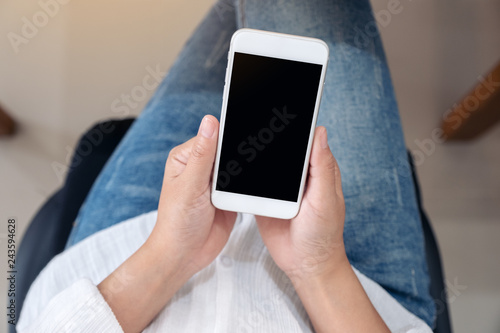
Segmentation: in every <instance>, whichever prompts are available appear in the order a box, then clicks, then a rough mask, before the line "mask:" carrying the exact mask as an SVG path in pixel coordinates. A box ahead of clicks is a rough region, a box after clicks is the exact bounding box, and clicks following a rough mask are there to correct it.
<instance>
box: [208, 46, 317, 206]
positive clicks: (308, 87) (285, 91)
mask: <svg viewBox="0 0 500 333" xmlns="http://www.w3.org/2000/svg"><path fill="white" fill-rule="evenodd" d="M321 70H322V65H318V64H310V63H304V62H298V61H291V60H284V59H277V58H271V57H263V56H256V55H250V54H244V53H235V55H234V61H233V69H232V73H231V82H230V83H229V84H230V87H229V98H228V103H227V111H226V120H225V126H224V133H223V141H222V149H221V156H220V162H219V170H218V177H217V185H216V189H217V190H219V191H226V192H233V193H240V194H247V195H252V196H259V197H266V198H273V199H279V200H286V201H297V199H298V194H299V189H300V181H301V176H302V171H303V167H304V159H305V156H306V151H307V144H308V138H309V133H310V129H311V122H312V119H313V115H314V106H315V104H316V97H317V93H318V85H319V84H320V77H321Z"/></svg>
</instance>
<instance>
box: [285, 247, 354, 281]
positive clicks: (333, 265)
mask: <svg viewBox="0 0 500 333" xmlns="http://www.w3.org/2000/svg"><path fill="white" fill-rule="evenodd" d="M346 269H351V265H350V263H349V260H348V258H347V254H346V252H345V247H344V245H343V243H342V244H340V245H339V246H338V247H336V248H335V249H332V250H331V251H330V255H328V257H326V258H324V259H323V260H321V259H319V258H312V259H306V260H303V262H302V264H301V265H300V267H299V268H297V269H295V270H293V271H291V272H287V275H288V277H289V278H290V280H291V281H292V283H293V285H294V286H295V289H297V288H299V287H301V285H302V284H304V285H306V286H307V285H321V284H324V283H331V281H332V279H333V278H335V277H336V275H338V274H339V273H341V272H343V271H345V270H346Z"/></svg>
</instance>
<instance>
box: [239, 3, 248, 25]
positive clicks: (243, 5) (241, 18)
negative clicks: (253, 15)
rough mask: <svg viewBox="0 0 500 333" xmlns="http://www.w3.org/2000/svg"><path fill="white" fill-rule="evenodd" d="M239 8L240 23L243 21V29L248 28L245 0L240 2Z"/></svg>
mask: <svg viewBox="0 0 500 333" xmlns="http://www.w3.org/2000/svg"><path fill="white" fill-rule="evenodd" d="M239 8H240V12H239V16H240V21H241V27H242V28H246V27H247V20H246V16H245V0H240V5H239Z"/></svg>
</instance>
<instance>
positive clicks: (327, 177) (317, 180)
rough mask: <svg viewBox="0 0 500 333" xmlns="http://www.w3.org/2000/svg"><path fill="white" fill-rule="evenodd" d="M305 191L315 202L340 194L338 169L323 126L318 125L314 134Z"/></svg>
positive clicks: (340, 185)
mask: <svg viewBox="0 0 500 333" xmlns="http://www.w3.org/2000/svg"><path fill="white" fill-rule="evenodd" d="M307 192H309V193H308V195H311V196H313V198H311V199H312V200H314V201H316V202H318V201H317V200H320V201H324V199H325V198H332V197H334V198H335V197H338V196H339V195H342V184H341V179H340V169H339V166H338V164H337V161H336V160H335V157H333V154H332V152H331V150H330V147H329V146H328V136H327V132H326V128H325V127H323V126H320V127H318V128H317V129H316V132H315V135H314V141H313V147H312V152H311V159H310V162H309V178H308V183H307Z"/></svg>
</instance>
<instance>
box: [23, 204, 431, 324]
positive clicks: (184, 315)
mask: <svg viewBox="0 0 500 333" xmlns="http://www.w3.org/2000/svg"><path fill="white" fill-rule="evenodd" d="M156 216H157V212H156V211H154V212H151V213H148V214H144V215H141V216H138V217H135V218H132V219H130V220H127V221H124V222H122V223H119V224H117V225H114V226H112V227H110V228H108V229H105V230H102V231H100V232H98V233H96V234H94V235H92V236H90V237H88V238H86V239H85V240H83V241H81V242H79V243H78V244H76V245H75V246H73V247H71V248H70V249H68V250H66V251H64V252H63V253H61V254H59V255H58V256H56V257H55V258H54V259H53V260H52V261H51V262H50V263H49V264H48V265H47V267H45V268H44V270H43V271H42V272H41V273H40V275H39V276H38V277H37V279H36V280H35V282H34V283H33V285H32V286H31V288H30V290H29V292H28V295H27V297H26V300H25V303H24V306H23V309H22V313H21V316H20V318H19V322H18V325H17V329H18V332H21V333H24V332H37V333H38V332H92V333H95V332H122V329H121V327H120V325H119V323H118V321H117V320H116V318H115V316H114V315H113V312H112V310H111V308H110V307H109V306H108V304H107V303H106V301H105V300H104V298H103V297H102V295H101V294H100V293H99V290H98V289H97V285H98V284H99V283H100V282H101V281H102V280H104V278H106V277H107V276H108V275H109V274H110V273H111V272H113V271H114V270H115V269H116V268H117V267H118V266H119V265H120V264H121V263H123V262H124V261H125V260H126V259H127V258H128V257H130V256H131V255H132V254H133V253H134V252H135V251H136V250H137V249H138V248H139V247H140V246H141V245H142V244H143V243H144V242H145V241H146V239H147V237H148V236H149V234H150V233H151V230H152V229H153V226H154V224H155V221H156ZM355 272H356V275H357V276H358V278H359V280H360V282H361V284H362V285H363V288H364V289H365V291H366V293H367V294H368V297H369V298H370V300H371V302H372V303H373V305H374V306H375V308H376V309H377V311H378V312H379V314H380V315H381V317H382V318H383V319H384V321H385V323H386V324H387V325H388V327H389V328H390V329H391V331H392V332H412V333H417V332H422V333H424V332H425V333H432V331H431V330H430V328H429V327H428V326H427V325H426V324H425V323H424V322H423V321H422V320H420V319H419V318H417V317H416V316H414V315H413V314H411V313H410V312H408V311H407V310H406V309H405V308H403V307H402V306H401V305H400V304H399V303H398V302H397V301H396V300H395V299H394V298H393V297H392V296H390V295H389V294H388V293H387V292H386V291H385V290H384V289H383V288H382V287H380V286H379V285H378V284H377V283H375V282H374V281H372V280H370V279H369V278H367V277H366V276H364V275H363V274H361V273H360V272H358V271H357V270H355ZM125 279H126V277H125ZM144 332H196V333H203V332H216V333H219V332H230V333H240V332H241V333H243V332H245V333H247V332H248V333H249V332H272V333H276V332H286V333H293V332H314V329H313V327H312V325H311V323H310V321H309V318H308V316H307V313H306V311H305V309H304V307H303V305H302V303H301V301H300V299H299V297H298V296H297V294H296V292H295V290H294V288H293V285H292V284H291V282H290V280H289V279H288V277H287V276H286V275H285V274H284V273H283V271H281V270H280V269H279V268H278V267H277V266H276V264H275V263H274V261H273V259H272V258H271V256H270V255H269V252H268V251H267V249H266V247H265V246H264V243H263V241H262V239H261V237H260V234H259V232H258V229H257V227H256V223H255V218H254V216H253V215H248V214H238V218H237V220H236V223H235V227H234V229H233V231H232V233H231V236H230V238H229V240H228V242H227V244H226V246H225V247H224V249H223V250H222V252H221V253H220V255H219V256H218V257H217V259H216V260H215V261H214V262H212V263H211V264H210V265H209V266H208V267H206V268H205V269H203V270H202V271H200V272H198V273H197V274H195V275H194V276H193V277H192V278H191V279H190V280H189V281H188V282H187V283H186V284H185V285H184V286H183V287H182V288H181V289H180V290H179V291H178V292H177V293H176V294H175V295H174V297H173V298H172V299H171V300H170V302H169V303H168V304H167V305H166V306H165V308H164V309H163V310H162V311H161V312H160V314H159V315H158V316H157V317H156V318H155V319H154V320H153V321H152V322H151V324H150V325H149V326H148V327H147V328H146V329H145V330H144Z"/></svg>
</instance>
